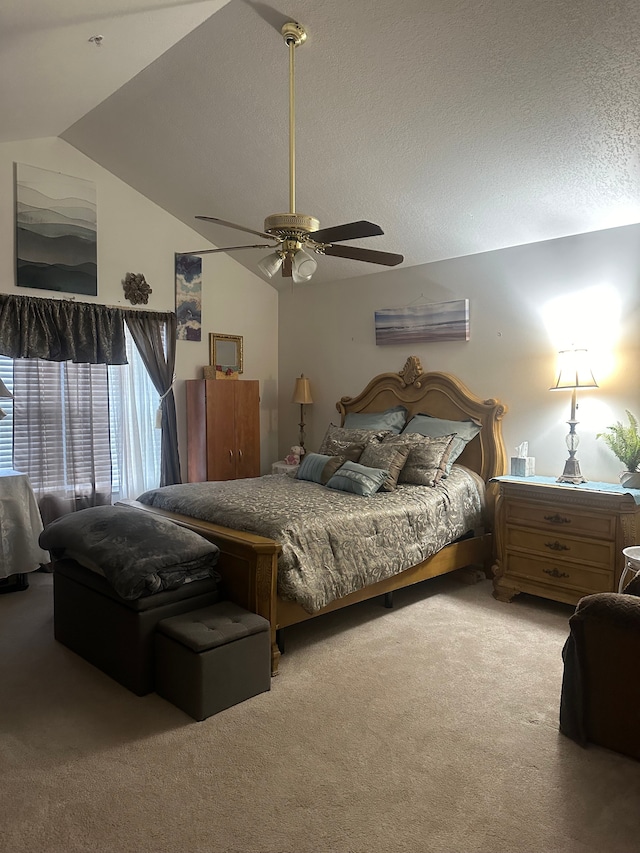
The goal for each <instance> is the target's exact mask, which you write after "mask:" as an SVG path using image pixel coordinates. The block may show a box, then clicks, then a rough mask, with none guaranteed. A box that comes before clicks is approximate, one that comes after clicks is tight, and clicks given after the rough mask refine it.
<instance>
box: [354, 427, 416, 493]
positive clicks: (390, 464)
mask: <svg viewBox="0 0 640 853" xmlns="http://www.w3.org/2000/svg"><path fill="white" fill-rule="evenodd" d="M392 438H393V436H389V438H387V439H386V440H385V441H383V442H382V443H380V442H377V441H372V442H370V443H369V444H367V446H366V447H365V448H364V450H363V452H362V456H361V457H360V460H359V461H360V464H361V465H366V466H367V467H369V468H383V469H385V470H386V471H388V472H389V473H388V475H387V478H386V480H385V481H384V483H383V484H382V489H383V491H385V492H391V491H393V490H394V489H395V487H396V485H397V483H398V477H399V476H400V472H401V471H402V469H403V467H404V464H405V462H406V461H407V458H408V456H409V453H410V452H411V445H410V443H409V442H403V443H394V442H392V441H391V440H390V439H392Z"/></svg>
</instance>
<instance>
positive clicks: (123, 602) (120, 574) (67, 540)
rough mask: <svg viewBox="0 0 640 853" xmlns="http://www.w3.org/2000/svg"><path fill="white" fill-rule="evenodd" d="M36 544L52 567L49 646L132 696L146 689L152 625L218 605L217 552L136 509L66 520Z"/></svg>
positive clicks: (107, 509) (94, 510)
mask: <svg viewBox="0 0 640 853" xmlns="http://www.w3.org/2000/svg"><path fill="white" fill-rule="evenodd" d="M40 545H41V546H42V547H43V548H45V549H46V550H48V551H50V553H51V556H52V558H53V561H54V574H53V620H54V622H53V624H54V632H55V638H56V640H58V641H59V642H61V643H64V644H65V645H66V646H68V647H69V648H70V649H72V650H73V651H74V652H76V653H77V654H79V655H81V656H82V657H83V658H85V660H88V661H89V662H90V663H92V664H93V665H94V666H97V667H99V668H100V669H101V670H102V671H103V672H106V673H107V675H110V676H111V677H112V678H115V680H116V681H119V682H120V684H122V685H124V686H125V687H127V688H128V689H129V690H132V691H133V692H134V693H137V694H138V695H139V696H143V695H144V694H145V693H150V692H151V691H152V690H153V654H154V635H155V628H156V625H157V623H158V622H159V621H160V620H161V619H164V618H166V617H168V616H175V615H177V614H180V613H184V612H185V611H186V610H197V609H199V608H201V607H204V606H206V605H209V604H213V603H215V602H216V601H219V600H220V599H221V598H222V595H221V593H220V592H219V582H220V576H219V574H218V573H217V572H216V570H215V568H214V567H215V565H216V563H217V560H218V556H219V549H218V548H217V547H216V546H215V545H213V544H212V543H211V542H208V541H207V540H205V539H203V538H202V537H201V536H198V534H197V533H194V532H193V531H190V530H186V529H183V528H181V527H179V526H178V525H176V524H174V523H173V522H172V521H169V520H168V519H163V518H153V517H151V516H147V515H146V514H145V513H143V512H140V511H139V510H136V509H130V508H125V507H116V506H103V507H91V508H89V509H83V510H79V511H78V512H74V513H69V514H68V515H66V516H62V517H61V518H58V519H56V520H55V521H53V522H51V524H49V525H47V527H46V528H45V529H44V531H43V532H42V533H41V535H40Z"/></svg>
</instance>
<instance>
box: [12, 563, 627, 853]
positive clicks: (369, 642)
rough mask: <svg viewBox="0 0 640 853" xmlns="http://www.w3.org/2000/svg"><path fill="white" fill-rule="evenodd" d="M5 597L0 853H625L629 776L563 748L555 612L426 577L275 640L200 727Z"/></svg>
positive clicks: (47, 608) (26, 595)
mask: <svg viewBox="0 0 640 853" xmlns="http://www.w3.org/2000/svg"><path fill="white" fill-rule="evenodd" d="M30 580H31V585H30V588H29V589H28V590H27V591H25V592H17V593H12V594H9V595H4V596H0V638H1V648H2V652H3V653H2V658H1V662H0V695H1V699H0V720H1V738H0V774H1V781H0V808H1V814H2V818H1V823H0V850H1V851H2V853H41V851H46V852H47V853H62V852H63V851H99V853H102V852H103V851H104V853H107V851H108V852H109V853H129V851H132V853H133V851H136V853H147V851H149V852H150V853H192V852H193V853H310V852H311V851H314V853H316V851H317V852H318V853H324V851H327V853H328V851H332V853H333V851H335V853H382V851H384V853H394V851H398V853H401V852H402V851H410V853H430V851H443V852H444V851H458V853H472V851H486V853H503V851H504V853H514V851H531V852H532V853H533V851H536V853H550V851H558V853H560V851H562V853H587V852H588V853H592V852H593V853H602V851H607V853H609V852H610V851H611V852H612V853H618V852H619V853H632V851H638V850H639V849H640V811H639V808H638V806H639V803H640V765H639V764H638V763H637V762H635V761H633V760H632V759H629V758H626V757H624V756H621V755H618V754H616V753H612V752H609V751H608V750H604V749H601V748H599V747H595V746H592V747H589V748H588V749H586V750H585V749H581V748H580V747H579V746H577V745H576V744H575V743H573V742H572V741H569V740H567V739H566V738H565V737H563V736H562V735H560V734H559V733H558V728H557V718H558V701H559V693H560V682H561V677H562V662H561V657H560V652H561V648H562V645H563V642H564V640H565V638H566V635H567V619H568V616H569V615H570V613H571V608H568V607H565V606H564V605H559V604H554V603H553V602H547V601H544V600H542V599H535V598H531V597H526V596H520V598H519V599H516V601H515V602H514V603H513V604H504V603H500V602H497V601H495V600H494V599H493V598H492V597H491V584H490V583H489V582H488V581H483V582H481V583H479V584H477V585H475V586H466V585H463V584H460V583H459V582H458V581H457V580H456V579H455V578H453V577H445V578H438V579H435V580H433V581H428V582H427V583H426V584H422V585H420V586H419V587H414V588H412V589H409V590H404V591H401V592H399V593H397V594H396V606H395V609H394V610H392V611H386V610H384V609H383V608H381V607H380V605H379V603H377V602H367V603H364V604H361V605H356V606H355V607H353V608H351V609H350V610H349V611H343V612H342V613H336V614H332V615H330V616H327V617H324V618H322V619H317V620H315V621H314V622H312V623H309V624H307V625H303V626H298V627H296V628H293V629H289V631H288V635H287V653H286V655H285V656H284V657H283V659H282V664H281V675H280V676H278V678H276V679H274V680H273V682H272V685H273V686H272V690H271V691H270V692H269V693H265V694H263V695H261V696H259V697H256V698H254V699H251V700H250V701H248V702H245V703H243V704H242V705H238V706H236V707H235V708H231V709H229V710H228V711H225V712H223V713H221V714H219V715H217V716H215V717H211V718H210V719H208V720H205V721H204V722H202V723H196V722H193V721H192V720H191V719H190V718H189V717H187V716H186V715H185V714H183V713H182V712H181V711H179V710H178V709H177V708H174V707H173V706H172V705H170V704H169V703H167V702H165V701H164V700H162V699H160V698H159V697H158V696H156V695H155V694H151V695H149V696H147V697H144V698H138V697H136V696H134V695H133V694H131V693H129V692H127V691H126V690H125V689H124V688H122V687H120V686H119V685H118V684H116V683H115V682H114V681H112V680H111V679H109V678H108V677H107V676H105V675H103V674H102V673H101V672H99V671H98V670H96V669H94V668H93V667H92V666H90V665H89V664H87V663H85V662H84V661H83V660H81V659H80V658H79V657H77V656H76V655H74V654H73V653H72V652H70V651H68V650H67V649H66V648H64V647H63V646H61V645H59V644H57V643H56V642H55V641H54V639H53V627H52V590H51V584H52V577H51V576H50V575H43V574H32V575H31V576H30Z"/></svg>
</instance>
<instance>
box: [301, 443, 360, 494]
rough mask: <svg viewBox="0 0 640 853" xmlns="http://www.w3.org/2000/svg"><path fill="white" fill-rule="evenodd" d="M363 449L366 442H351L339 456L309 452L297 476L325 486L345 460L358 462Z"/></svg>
mask: <svg viewBox="0 0 640 853" xmlns="http://www.w3.org/2000/svg"><path fill="white" fill-rule="evenodd" d="M363 450H364V444H350V445H349V446H348V447H347V448H346V449H345V451H344V453H341V454H340V455H339V456H326V455H325V454H323V453H307V454H306V456H304V457H303V459H302V462H301V463H300V467H299V468H298V471H297V473H296V477H297V479H298V480H310V481H311V482H312V483H320V485H322V486H325V485H326V484H327V481H328V480H330V479H331V477H332V476H333V475H334V474H335V473H336V471H337V470H338V468H340V467H341V466H342V465H344V463H345V462H357V461H358V459H359V458H360V455H361V453H362V451H363Z"/></svg>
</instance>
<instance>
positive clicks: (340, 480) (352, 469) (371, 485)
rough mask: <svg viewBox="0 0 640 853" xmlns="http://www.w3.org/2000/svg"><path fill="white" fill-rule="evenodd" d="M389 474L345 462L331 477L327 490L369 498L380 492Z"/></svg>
mask: <svg viewBox="0 0 640 853" xmlns="http://www.w3.org/2000/svg"><path fill="white" fill-rule="evenodd" d="M388 473H389V472H388V471H385V470H383V469H382V468H367V466H366V465H360V464H359V463H358V462H345V463H344V465H343V466H342V467H341V468H338V470H337V471H336V473H335V474H334V475H333V477H331V479H330V480H329V482H328V483H327V488H328V489H339V490H340V491H341V492H351V493H352V494H354V495H361V496H362V497H365V498H368V497H371V495H373V494H375V493H376V492H377V491H378V489H379V488H380V486H381V485H382V484H383V483H384V481H385V479H386V477H387V474H388Z"/></svg>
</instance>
